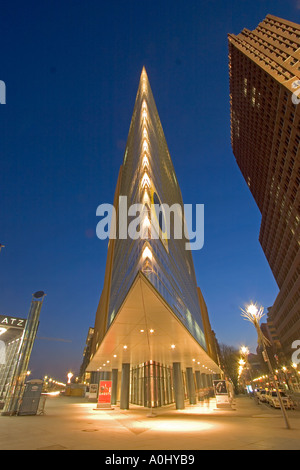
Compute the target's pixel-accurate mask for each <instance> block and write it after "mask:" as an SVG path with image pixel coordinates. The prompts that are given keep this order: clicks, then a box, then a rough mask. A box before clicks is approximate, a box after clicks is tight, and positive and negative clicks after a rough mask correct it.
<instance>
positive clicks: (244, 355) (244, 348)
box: [240, 346, 255, 393]
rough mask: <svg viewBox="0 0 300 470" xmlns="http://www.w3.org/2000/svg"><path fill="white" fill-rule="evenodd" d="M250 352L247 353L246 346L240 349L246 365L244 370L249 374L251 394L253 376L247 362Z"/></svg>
mask: <svg viewBox="0 0 300 470" xmlns="http://www.w3.org/2000/svg"><path fill="white" fill-rule="evenodd" d="M249 353H250V351H249V348H247V346H242V347H241V349H240V354H241V356H242V357H243V358H244V359H245V363H246V368H247V370H248V372H249V377H250V382H251V387H252V392H253V393H254V388H255V387H254V384H253V376H252V370H251V366H250V363H249V361H248V355H249Z"/></svg>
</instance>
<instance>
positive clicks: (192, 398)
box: [186, 367, 197, 405]
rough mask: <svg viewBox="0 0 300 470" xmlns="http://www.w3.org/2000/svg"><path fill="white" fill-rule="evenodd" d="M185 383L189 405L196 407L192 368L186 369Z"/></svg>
mask: <svg viewBox="0 0 300 470" xmlns="http://www.w3.org/2000/svg"><path fill="white" fill-rule="evenodd" d="M186 381H187V389H188V394H189V400H190V405H196V403H197V398H196V389H195V380H194V373H193V368H192V367H187V368H186Z"/></svg>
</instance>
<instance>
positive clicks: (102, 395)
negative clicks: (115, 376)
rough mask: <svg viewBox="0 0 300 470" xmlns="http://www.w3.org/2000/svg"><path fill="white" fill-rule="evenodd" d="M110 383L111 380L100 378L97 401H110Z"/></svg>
mask: <svg viewBox="0 0 300 470" xmlns="http://www.w3.org/2000/svg"><path fill="white" fill-rule="evenodd" d="M111 383H112V382H111V380H100V383H99V397H98V403H110V401H111Z"/></svg>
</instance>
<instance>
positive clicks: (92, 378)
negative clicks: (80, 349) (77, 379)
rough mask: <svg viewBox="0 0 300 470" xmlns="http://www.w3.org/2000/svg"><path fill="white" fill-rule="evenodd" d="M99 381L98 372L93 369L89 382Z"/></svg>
mask: <svg viewBox="0 0 300 470" xmlns="http://www.w3.org/2000/svg"><path fill="white" fill-rule="evenodd" d="M99 382H100V372H98V371H93V372H92V373H91V384H97V385H99Z"/></svg>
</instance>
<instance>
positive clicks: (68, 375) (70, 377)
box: [67, 372, 74, 384]
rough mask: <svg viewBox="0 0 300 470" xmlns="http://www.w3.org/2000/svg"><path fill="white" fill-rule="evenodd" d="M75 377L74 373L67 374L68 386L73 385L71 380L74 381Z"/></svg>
mask: <svg viewBox="0 0 300 470" xmlns="http://www.w3.org/2000/svg"><path fill="white" fill-rule="evenodd" d="M73 375H74V374H72V372H69V373H68V374H67V377H68V384H70V383H71V379H72V377H73Z"/></svg>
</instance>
